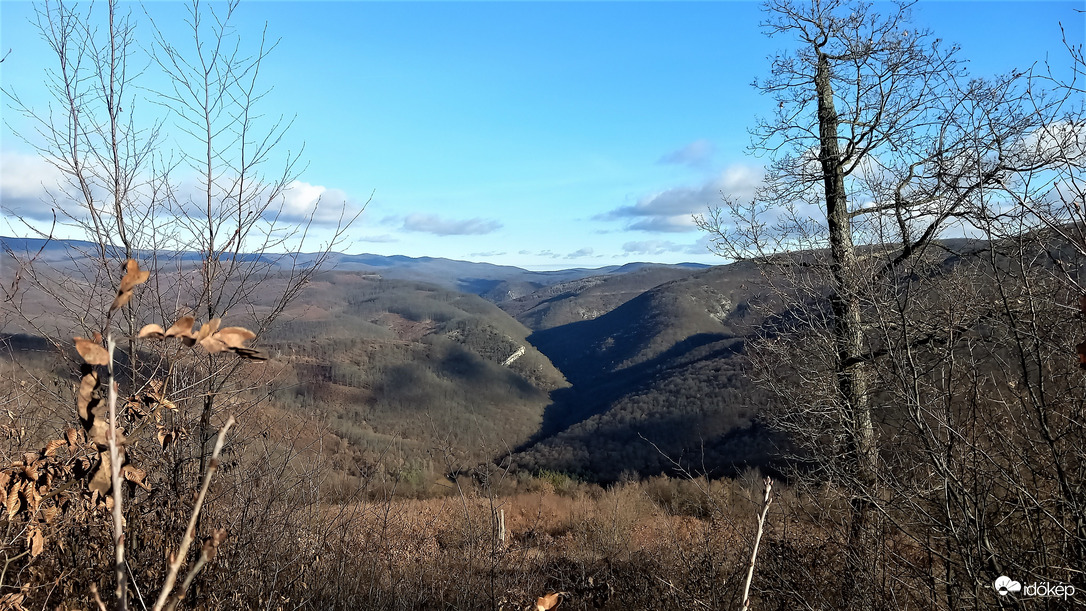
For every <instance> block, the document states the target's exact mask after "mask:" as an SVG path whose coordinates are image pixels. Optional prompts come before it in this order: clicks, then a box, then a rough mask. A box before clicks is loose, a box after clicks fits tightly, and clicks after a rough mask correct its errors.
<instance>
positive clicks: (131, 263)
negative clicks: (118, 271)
mask: <svg viewBox="0 0 1086 611" xmlns="http://www.w3.org/2000/svg"><path fill="white" fill-rule="evenodd" d="M125 270H126V272H125V274H124V278H121V286H120V288H118V289H117V293H118V294H119V293H127V292H130V291H131V290H132V289H134V288H136V287H137V286H138V285H140V284H143V283H144V282H147V279H148V278H150V277H151V272H149V271H144V270H141V269H140V264H139V263H138V262H137V261H136V260H135V259H129V260H128V261H127V262H125Z"/></svg>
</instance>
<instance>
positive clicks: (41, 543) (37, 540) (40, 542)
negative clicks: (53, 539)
mask: <svg viewBox="0 0 1086 611" xmlns="http://www.w3.org/2000/svg"><path fill="white" fill-rule="evenodd" d="M29 539H30V557H31V558H36V557H37V556H38V554H40V553H41V552H42V550H43V549H45V537H43V536H42V534H41V531H40V530H38V529H37V528H35V529H34V531H33V532H32V533H31V534H30V536H29Z"/></svg>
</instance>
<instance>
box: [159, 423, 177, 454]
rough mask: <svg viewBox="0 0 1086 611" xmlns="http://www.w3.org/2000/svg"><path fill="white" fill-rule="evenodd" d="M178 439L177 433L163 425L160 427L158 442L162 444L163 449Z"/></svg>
mask: <svg viewBox="0 0 1086 611" xmlns="http://www.w3.org/2000/svg"><path fill="white" fill-rule="evenodd" d="M176 439H177V433H175V432H173V431H168V430H166V429H165V428H163V427H161V426H160V427H158V443H159V445H161V446H162V449H163V450H165V449H166V448H168V447H170V444H171V443H173V442H174V441H175V440H176Z"/></svg>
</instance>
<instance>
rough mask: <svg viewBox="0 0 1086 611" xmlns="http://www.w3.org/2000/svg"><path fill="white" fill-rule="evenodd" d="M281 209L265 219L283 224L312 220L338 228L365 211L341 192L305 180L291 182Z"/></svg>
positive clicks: (266, 215) (284, 195) (272, 211)
mask: <svg viewBox="0 0 1086 611" xmlns="http://www.w3.org/2000/svg"><path fill="white" fill-rule="evenodd" d="M279 203H280V206H279V207H278V208H276V207H273V208H272V209H270V210H268V212H267V213H265V215H264V216H265V217H275V216H278V219H279V220H281V221H292V222H298V221H305V220H308V219H309V218H310V217H311V216H312V218H313V222H314V223H317V224H320V225H335V224H337V223H339V222H340V221H341V220H342V221H347V220H350V219H351V218H353V217H354V216H355V215H356V214H358V212H359V211H360V210H361V206H359V205H358V204H357V202H355V201H353V200H352V199H351V198H350V197H348V195H347V193H345V192H344V191H342V190H340V189H329V188H328V187H325V186H323V185H314V184H310V183H307V182H303V181H301V180H294V181H291V183H290V184H289V185H287V188H286V189H285V190H284V191H283V195H282V197H281V200H280V202H279Z"/></svg>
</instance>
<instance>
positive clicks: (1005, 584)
mask: <svg viewBox="0 0 1086 611" xmlns="http://www.w3.org/2000/svg"><path fill="white" fill-rule="evenodd" d="M993 587H995V589H996V592H999V595H1000V596H1006V595H1007V594H1009V593H1011V592H1018V591H1021V589H1022V584H1020V583H1018V582H1017V581H1015V580H1013V579H1011V578H1010V577H1007V576H1006V575H1000V576H999V578H998V579H996V580H995V584H994V586H993Z"/></svg>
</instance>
